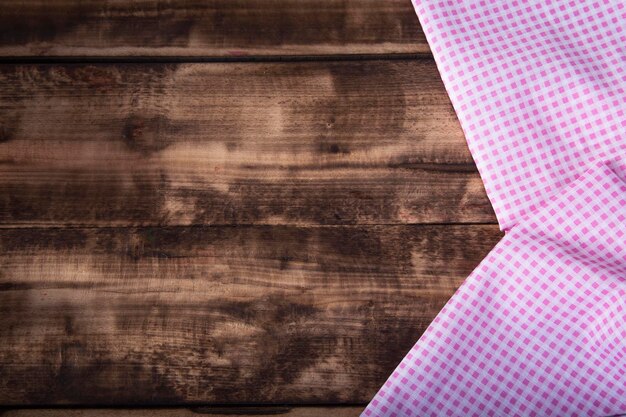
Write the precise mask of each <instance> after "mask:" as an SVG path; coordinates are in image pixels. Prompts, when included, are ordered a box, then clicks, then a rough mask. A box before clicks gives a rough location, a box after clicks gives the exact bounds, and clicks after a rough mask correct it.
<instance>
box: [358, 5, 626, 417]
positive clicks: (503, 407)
mask: <svg viewBox="0 0 626 417" xmlns="http://www.w3.org/2000/svg"><path fill="white" fill-rule="evenodd" d="M415 9H416V11H417V14H418V16H419V18H420V21H421V23H422V27H423V28H424V31H425V33H426V36H427V39H428V42H429V44H430V46H431V49H432V51H433V55H434V57H435V60H436V61H437V65H438V68H439V70H440V72H441V76H442V78H443V81H444V84H445V86H446V89H447V90H448V93H449V95H450V99H451V101H452V104H453V105H454V107H455V109H456V111H457V114H458V117H459V120H460V122H461V125H462V127H463V130H464V132H465V135H466V138H467V142H468V144H469V147H470V151H471V152H472V155H473V157H474V160H475V161H476V165H477V167H478V170H479V172H480V174H481V177H482V179H483V181H484V183H485V188H486V190H487V194H488V196H489V198H490V200H491V202H492V204H493V206H494V209H495V212H496V215H497V218H498V221H499V223H500V226H501V228H502V229H503V230H504V231H505V232H506V235H505V237H504V238H503V239H502V241H501V242H500V243H498V245H497V246H496V247H495V248H494V249H493V251H492V252H491V253H490V254H489V255H488V256H487V258H485V260H483V262H481V264H480V265H479V266H478V267H477V268H476V270H475V271H474V272H473V273H472V274H471V275H470V276H469V277H468V278H467V280H466V281H465V282H464V284H463V285H462V286H461V288H459V290H458V291H457V292H456V294H455V295H454V296H453V297H452V298H451V300H450V301H449V302H448V303H447V304H446V306H445V307H444V309H443V310H442V311H441V312H440V314H439V315H438V316H437V317H436V318H435V320H434V321H433V323H432V324H431V325H430V327H429V328H428V329H427V330H426V332H425V333H424V334H423V335H422V337H421V338H420V339H419V341H418V342H417V344H416V345H415V346H414V347H413V349H411V351H410V352H409V353H408V355H407V356H406V357H405V358H404V360H403V361H402V362H401V363H400V365H399V366H398V368H397V369H396V370H395V371H394V372H393V374H392V375H391V376H390V377H389V379H388V380H387V382H386V383H385V384H384V385H383V387H382V388H381V389H380V391H379V392H378V393H377V394H376V396H375V397H374V398H373V400H372V402H371V403H370V404H369V406H368V407H367V408H366V409H365V411H364V412H363V416H367V417H370V416H609V415H616V414H620V413H626V115H625V114H624V112H625V111H626V93H625V90H624V89H625V88H626V50H625V49H624V48H626V31H625V29H626V2H624V1H623V0H597V1H593V0H577V1H566V0H560V1H556V0H544V1H536V0H527V1H504V0H503V1H495V0H492V1H486V0H484V1H476V0H474V1H470V0H467V1H461V0H449V1H441V0H432V1H427V0H423V1H422V0H415Z"/></svg>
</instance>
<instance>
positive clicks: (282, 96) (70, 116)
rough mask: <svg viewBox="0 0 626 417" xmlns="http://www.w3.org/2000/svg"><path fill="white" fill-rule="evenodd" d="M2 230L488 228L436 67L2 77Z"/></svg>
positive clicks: (94, 70) (269, 66) (247, 66)
mask: <svg viewBox="0 0 626 417" xmlns="http://www.w3.org/2000/svg"><path fill="white" fill-rule="evenodd" d="M0 83H1V84H2V85H3V88H2V89H1V90H0V224H1V225H2V226H67V225H99V226H111V225H118V226H126V225H152V224H166V225H190V224H302V225H306V224H383V223H384V224H388V223H474V222H477V223H495V216H494V214H493V211H492V208H491V205H490V204H489V201H488V199H487V197H486V195H485V192H484V189H483V185H482V182H481V180H480V178H479V175H478V173H477V171H476V169H475V166H474V164H473V161H472V158H471V155H470V153H469V151H468V149H467V146H466V144H465V140H464V137H463V133H462V131H461V129H460V126H459V123H458V120H457V119H456V116H455V113H454V111H453V109H452V106H451V104H450V102H449V100H448V97H447V95H446V92H445V90H444V87H443V85H442V82H441V80H440V78H439V75H438V73H437V69H436V67H435V64H434V63H433V62H431V61H429V60H407V61H367V62H293V63H239V64H233V63H229V64H181V65H155V64H151V65H148V64H145V65H135V64H133V65H121V64H118V65H95V66H94V65H42V66H34V65H5V66H3V67H2V68H0Z"/></svg>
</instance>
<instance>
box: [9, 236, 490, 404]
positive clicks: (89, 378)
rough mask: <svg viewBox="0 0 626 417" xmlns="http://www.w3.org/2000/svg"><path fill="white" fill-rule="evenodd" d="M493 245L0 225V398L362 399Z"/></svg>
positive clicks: (470, 240) (481, 240)
mask: <svg viewBox="0 0 626 417" xmlns="http://www.w3.org/2000/svg"><path fill="white" fill-rule="evenodd" d="M78 236H80V237H78ZM499 238H500V232H499V231H498V230H497V226H400V225H398V226H349V227H337V226H330V227H294V226H249V227H242V226H239V227H230V226H227V227H216V226H213V227H150V228H139V229H128V228H106V229H37V228H31V229H8V230H5V231H3V233H2V234H1V235H0V249H1V250H0V283H1V284H3V287H2V291H0V339H2V340H3V341H5V343H2V344H0V369H2V371H1V372H0V386H2V387H5V388H3V389H2V390H0V402H2V403H3V404H52V403H72V404H137V405H140V404H154V405H156V404H188V403H196V402H222V403H223V402H227V403H237V402H247V403H281V402H282V403H291V402H307V403H326V404H328V403H342V402H365V401H367V400H368V399H369V398H370V397H371V395H373V394H374V392H375V391H376V390H377V389H378V387H379V385H380V384H381V383H382V382H383V380H384V379H385V378H386V376H387V375H388V373H389V372H390V371H391V370H392V369H393V367H394V366H395V364H396V363H397V361H398V360H399V359H401V357H402V356H403V355H404V354H405V353H406V351H407V350H408V349H409V348H410V346H411V345H412V343H414V341H415V340H416V339H417V338H418V337H419V335H420V334H421V332H422V331H423V330H424V329H425V328H426V326H427V325H428V323H429V322H430V320H431V319H432V318H433V317H434V315H435V314H436V313H437V311H438V310H439V309H440V308H441V306H442V305H443V304H444V303H445V302H446V300H447V299H448V297H449V296H450V295H451V294H452V293H453V292H454V290H455V289H456V287H457V286H458V284H459V283H460V282H461V281H462V280H463V279H464V277H465V275H466V274H467V273H468V272H469V271H470V270H471V269H472V268H473V267H474V266H475V265H476V264H477V263H478V261H479V260H480V259H481V258H482V257H483V256H484V255H485V254H486V253H487V251H488V250H489V249H490V248H491V247H492V246H493V244H494V243H495V242H496V241H497V240H498V239H499ZM58 242H70V243H66V244H63V245H60V244H59V243H58ZM72 242H73V243H72ZM77 242H81V244H80V245H78V246H77ZM33 259H36V260H37V261H36V262H33ZM286 262H287V265H288V267H285V263H286ZM12 283H16V284H12ZM17 283H21V284H17ZM68 284H72V285H68ZM41 329H45V331H42V330H41Z"/></svg>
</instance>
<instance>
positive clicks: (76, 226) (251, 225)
mask: <svg viewBox="0 0 626 417" xmlns="http://www.w3.org/2000/svg"><path fill="white" fill-rule="evenodd" d="M497 225H498V222H497V221H493V222H459V223H441V222H439V223H360V224H354V223H351V224H315V223H279V224H277V223H237V224H230V223H224V224H220V223H213V224H201V223H199V224H142V225H137V226H133V225H119V226H115V225H103V226H98V225H80V224H70V225H60V226H54V225H45V224H25V225H0V230H17V229H47V230H57V229H58V230H66V229H87V230H91V229H154V228H164V229H174V228H178V229H182V228H209V227H220V228H237V227H246V228H261V227H292V228H295V227H299V228H303V229H304V228H306V229H313V228H358V227H431V226H434V227H445V226H467V227H474V226H497ZM0 409H1V406H0Z"/></svg>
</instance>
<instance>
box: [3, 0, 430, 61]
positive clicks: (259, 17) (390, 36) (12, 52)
mask: <svg viewBox="0 0 626 417" xmlns="http://www.w3.org/2000/svg"><path fill="white" fill-rule="evenodd" d="M380 53H386V54H389V53H391V54H393V53H418V54H428V53H429V49H428V45H427V43H426V40H425V38H424V35H423V33H422V31H421V29H420V27H419V23H418V20H417V17H416V15H415V12H414V10H413V7H412V6H411V1H410V0H385V1H379V0H206V1H199V0H195V1H185V0H170V1H162V0H134V1H127V0H110V1H106V2H85V1H80V0H55V1H46V0H0V56H5V57H7V56H14V57H16V56H17V57H20V56H22V57H24V56H48V57H50V56H76V57H93V56H98V57H116V56H117V57H119V56H144V57H146V56H151V57H164V56H166V57H168V56H169V57H172V56H173V57H177V56H180V57H211V56H213V57H241V56H250V55H255V56H264V55H279V56H293V55H329V54H380Z"/></svg>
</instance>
